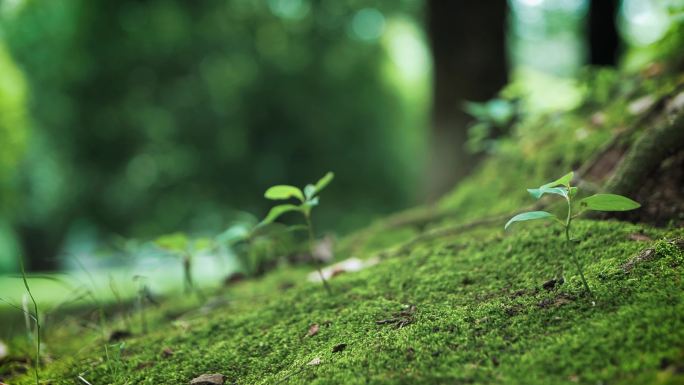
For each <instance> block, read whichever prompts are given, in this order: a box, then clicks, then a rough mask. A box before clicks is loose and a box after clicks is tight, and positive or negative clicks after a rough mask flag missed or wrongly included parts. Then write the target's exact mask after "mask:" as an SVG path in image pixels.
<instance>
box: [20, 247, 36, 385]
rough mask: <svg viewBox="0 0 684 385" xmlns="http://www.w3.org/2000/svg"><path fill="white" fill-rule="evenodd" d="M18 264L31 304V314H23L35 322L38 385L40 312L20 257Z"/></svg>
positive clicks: (34, 369) (34, 368) (34, 364)
mask: <svg viewBox="0 0 684 385" xmlns="http://www.w3.org/2000/svg"><path fill="white" fill-rule="evenodd" d="M19 266H20V267H21V279H22V280H23V281H24V287H25V288H26V292H27V293H28V296H29V297H30V298H31V303H32V304H33V315H31V313H30V312H29V311H25V312H24V314H26V315H27V316H28V317H30V318H32V319H33V321H34V322H35V323H36V333H35V337H36V341H35V342H36V358H35V362H34V363H33V374H34V375H35V378H36V385H40V373H39V371H40V314H39V313H38V303H37V302H36V299H35V298H34V297H33V293H31V287H30V286H29V283H28V279H27V278H26V270H25V269H24V261H23V259H21V258H20V259H19Z"/></svg>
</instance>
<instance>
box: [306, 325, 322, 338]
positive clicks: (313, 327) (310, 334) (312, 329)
mask: <svg viewBox="0 0 684 385" xmlns="http://www.w3.org/2000/svg"><path fill="white" fill-rule="evenodd" d="M320 328H321V327H320V326H318V324H312V325H311V326H309V331H308V332H307V333H306V336H307V337H313V336H315V335H316V334H318V331H319V330H320Z"/></svg>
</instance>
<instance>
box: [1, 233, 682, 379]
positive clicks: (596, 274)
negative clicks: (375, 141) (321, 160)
mask: <svg viewBox="0 0 684 385" xmlns="http://www.w3.org/2000/svg"><path fill="white" fill-rule="evenodd" d="M575 231H576V236H577V237H579V238H581V239H583V242H582V243H581V244H580V245H579V246H578V255H579V256H580V258H581V259H582V261H583V263H584V264H585V265H586V274H587V279H588V280H589V284H590V285H591V286H592V288H593V289H594V291H595V295H596V298H595V302H596V303H595V305H594V304H592V300H591V299H590V298H587V297H584V296H583V294H582V293H583V292H582V288H581V283H580V281H579V279H578V277H577V276H576V274H575V272H574V271H572V270H571V269H570V268H568V269H566V277H567V278H568V282H566V283H565V284H563V285H561V286H560V287H557V288H555V289H552V290H545V289H543V288H542V287H541V285H542V283H543V282H545V281H546V280H548V279H550V278H553V277H554V276H555V274H556V272H557V269H558V266H559V265H560V264H562V263H567V262H568V261H567V260H566V257H565V255H564V253H563V244H562V242H560V237H559V234H558V229H557V228H555V227H552V226H548V227H544V226H520V227H519V229H517V230H516V231H515V232H513V233H511V234H504V233H502V232H501V231H499V230H495V229H492V230H491V231H490V232H489V235H488V236H486V237H485V239H482V240H480V241H475V240H473V239H472V237H471V236H470V234H466V235H463V236H459V237H454V238H453V239H446V240H440V241H432V242H428V243H424V244H419V245H416V247H415V248H413V249H412V250H410V253H409V255H405V256H401V257H396V258H391V259H386V260H384V261H383V262H382V263H381V264H380V265H377V266H375V267H372V268H369V269H367V270H364V271H362V272H359V273H356V274H348V275H341V276H339V277H336V278H335V279H334V280H332V281H331V284H332V286H333V288H334V290H335V295H333V296H328V295H327V294H326V293H325V291H324V290H322V289H321V287H319V286H318V285H315V284H310V283H302V282H301V280H300V281H299V282H300V283H298V284H297V285H296V286H295V287H293V288H291V289H289V290H286V291H280V292H278V293H277V295H276V293H274V292H273V291H275V290H279V289H277V287H278V286H280V285H281V283H282V281H283V279H285V277H286V276H287V273H288V272H280V273H279V274H278V275H273V276H269V277H267V278H265V279H264V280H261V281H255V282H247V283H244V284H242V285H239V286H238V287H236V288H233V289H230V290H227V291H226V292H224V293H223V294H222V295H221V296H220V298H223V299H225V300H227V303H226V304H223V305H220V306H217V307H215V308H214V309H212V310H211V311H208V312H206V313H205V312H202V311H195V312H193V313H190V314H189V315H186V316H185V317H183V319H182V321H176V322H161V321H158V322H157V325H158V327H156V328H154V330H153V331H152V332H151V333H149V334H147V335H144V336H141V337H137V338H133V339H131V340H129V341H127V342H126V343H125V345H122V350H121V354H120V356H119V355H118V353H117V354H114V353H113V352H116V350H117V349H118V348H119V345H116V346H112V344H107V343H105V342H102V341H101V340H100V339H99V337H98V336H95V335H94V336H92V340H91V339H86V340H88V341H90V342H89V344H88V347H87V348H86V349H81V350H77V349H74V350H73V351H72V352H71V354H67V355H64V356H63V357H62V358H60V359H59V360H57V361H56V362H55V363H53V364H51V365H49V366H48V369H47V371H46V372H45V373H44V375H43V376H44V378H50V379H52V383H55V384H72V383H74V378H76V376H77V375H79V374H81V373H85V374H83V376H84V377H85V378H86V379H88V380H89V381H90V382H92V383H115V384H124V383H136V384H172V383H187V382H188V381H189V380H190V379H192V378H194V377H195V376H197V375H199V374H202V373H206V372H220V373H223V374H224V375H226V377H227V378H228V380H229V383H233V382H235V383H240V384H262V383H263V384H272V383H278V381H282V383H289V384H330V383H347V384H356V383H359V384H360V383H383V384H401V383H406V384H408V383H445V382H446V383H461V382H462V383H525V384H548V383H556V384H563V383H575V382H580V383H597V382H609V383H635V382H642V381H646V382H650V381H652V380H653V381H655V380H656V379H663V378H665V379H667V378H669V379H670V380H672V378H674V377H673V376H675V377H676V376H677V374H676V370H675V369H673V368H681V366H682V365H684V360H683V358H682V357H683V356H682V354H683V350H682V346H684V319H683V318H682V317H681V314H684V301H683V299H684V295H683V293H684V292H683V291H682V289H683V288H684V287H683V283H682V280H681V278H682V273H683V272H684V271H683V270H684V269H683V267H684V266H683V264H682V261H683V258H684V257H683V255H684V254H683V253H682V250H681V249H679V247H678V246H676V245H675V244H673V243H670V242H667V241H666V240H659V241H656V242H653V245H651V244H649V243H644V242H637V241H633V240H631V239H630V238H629V235H630V234H631V233H634V232H637V231H641V232H644V231H645V232H646V233H647V234H649V235H650V236H652V237H656V238H658V237H660V238H663V239H665V238H667V239H670V238H672V237H675V236H678V237H682V236H684V231H682V230H681V229H679V230H670V231H669V232H667V231H665V230H657V229H649V228H643V227H641V226H635V225H631V224H626V223H620V222H594V221H579V222H578V223H577V226H576V227H575ZM646 247H653V248H654V249H655V256H654V257H653V258H651V259H649V260H645V261H643V262H640V263H638V264H635V267H634V269H632V270H630V271H629V272H628V273H626V272H625V271H624V270H623V268H622V265H623V264H624V263H626V262H627V261H629V260H630V259H631V258H633V257H635V256H637V255H638V254H639V252H640V251H641V250H643V249H644V248H646ZM568 266H570V265H569V264H568ZM303 273H304V272H301V273H296V274H303ZM268 290H271V293H270V294H271V295H270V296H263V297H262V295H263V294H264V293H265V292H266V291H268ZM409 305H415V306H416V310H415V312H413V313H410V311H407V310H406V307H407V306H409ZM402 310H403V311H405V314H404V315H401V314H399V315H398V317H399V318H401V319H405V320H407V321H410V323H408V324H407V325H405V326H404V327H402V328H397V327H396V324H387V325H378V324H376V321H378V320H382V319H388V318H392V317H395V316H397V315H396V314H397V313H399V312H401V311H402ZM313 323H318V324H319V325H321V327H320V332H319V333H318V334H317V335H315V336H313V337H306V336H305V335H306V333H307V330H308V329H309V326H310V325H311V324H313ZM81 333H83V331H81ZM72 337H73V336H72ZM61 338H67V337H66V336H62V337H61ZM98 341H100V342H98ZM49 343H58V341H54V340H53V341H50V342H49ZM338 344H346V348H345V349H344V350H342V351H341V352H337V353H333V352H332V349H333V347H334V346H336V345H338ZM105 345H108V351H109V358H107V354H105V350H104V346H105ZM166 347H168V348H170V349H172V350H173V352H174V354H173V355H171V356H170V357H163V356H162V355H161V354H162V350H163V349H164V348H166ZM316 357H319V358H320V359H321V361H322V362H321V364H320V365H317V366H307V365H306V363H307V362H310V361H311V360H312V359H314V358H316ZM668 376H669V377H668ZM13 383H19V384H21V383H30V379H29V378H22V379H20V380H19V381H18V382H13Z"/></svg>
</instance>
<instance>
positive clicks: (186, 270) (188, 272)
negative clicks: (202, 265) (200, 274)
mask: <svg viewBox="0 0 684 385" xmlns="http://www.w3.org/2000/svg"><path fill="white" fill-rule="evenodd" d="M190 258H191V257H190V254H189V253H186V254H184V255H183V275H184V278H185V280H184V286H185V290H184V291H185V294H190V293H192V290H193V285H192V262H191V261H190Z"/></svg>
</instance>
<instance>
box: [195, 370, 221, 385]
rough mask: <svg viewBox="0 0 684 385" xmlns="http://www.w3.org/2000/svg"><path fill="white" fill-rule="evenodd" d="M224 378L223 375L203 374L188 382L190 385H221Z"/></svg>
mask: <svg viewBox="0 0 684 385" xmlns="http://www.w3.org/2000/svg"><path fill="white" fill-rule="evenodd" d="M225 380H226V377H225V376H224V375H223V374H218V373H213V374H203V375H201V376H199V377H197V378H194V379H192V381H190V385H223V382H224V381H225Z"/></svg>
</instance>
